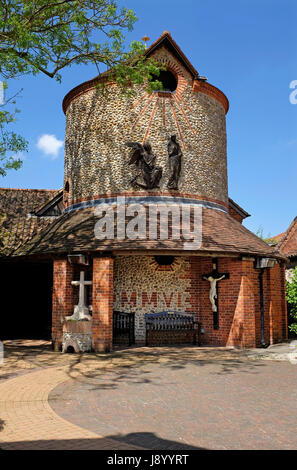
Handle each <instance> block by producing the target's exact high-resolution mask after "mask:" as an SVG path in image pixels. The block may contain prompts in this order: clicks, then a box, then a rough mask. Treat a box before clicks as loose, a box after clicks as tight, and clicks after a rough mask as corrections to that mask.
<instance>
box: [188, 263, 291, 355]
mask: <svg viewBox="0 0 297 470" xmlns="http://www.w3.org/2000/svg"><path fill="white" fill-rule="evenodd" d="M218 270H219V272H228V273H229V274H230V278H229V279H226V280H222V281H220V282H219V283H218V286H219V287H218V311H219V329H218V330H214V329H213V312H212V310H211V303H210V300H209V282H208V281H204V280H202V279H201V277H202V275H203V274H206V273H209V272H211V271H212V259H211V258H204V257H191V273H189V274H190V276H191V278H192V281H191V287H190V288H189V289H188V291H189V294H190V297H191V305H192V308H191V309H188V311H192V312H193V313H195V314H196V316H197V320H198V321H200V322H201V323H202V327H203V328H204V334H203V335H202V344H206V345H219V346H238V347H243V348H250V347H259V346H260V345H261V311H260V284H259V273H260V270H259V269H255V268H254V262H253V261H252V260H241V259H235V258H218ZM263 290H264V322H265V341H266V342H267V343H268V342H270V343H275V342H279V341H282V340H283V339H286V337H287V325H286V302H285V285H284V267H283V266H280V265H276V266H275V267H274V268H271V269H268V270H265V271H264V276H263Z"/></svg>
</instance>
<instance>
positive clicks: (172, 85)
mask: <svg viewBox="0 0 297 470" xmlns="http://www.w3.org/2000/svg"><path fill="white" fill-rule="evenodd" d="M154 79H155V80H158V82H161V83H162V85H163V89H162V90H160V91H167V92H173V91H175V90H176V88H177V79H176V77H175V76H174V75H173V73H172V72H169V71H168V70H161V72H160V75H159V76H158V77H157V76H156V77H154Z"/></svg>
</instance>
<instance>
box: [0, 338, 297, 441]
mask: <svg viewBox="0 0 297 470" xmlns="http://www.w3.org/2000/svg"><path fill="white" fill-rule="evenodd" d="M258 356H259V357H258ZM296 416H297V364H293V363H291V362H290V361H288V360H282V361H281V360H279V361H276V360H265V357H264V356H263V357H261V355H257V357H255V356H253V355H252V354H249V353H248V352H244V351H237V350H232V349H225V348H195V347H183V348H182V347H179V348H154V349H150V348H135V349H127V350H119V351H115V352H113V353H112V354H109V355H105V354H90V355H79V354H65V355H62V354H60V353H55V352H53V351H51V349H50V345H49V343H46V342H42V341H39V342H38V341H19V342H17V341H11V342H5V361H4V363H3V364H2V365H0V448H2V449H109V450H117V449H162V450H167V449H168V450H169V449H170V450H187V449H296V448H297V433H296V428H297V426H296V425H297V418H296Z"/></svg>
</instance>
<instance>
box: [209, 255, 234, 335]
mask: <svg viewBox="0 0 297 470" xmlns="http://www.w3.org/2000/svg"><path fill="white" fill-rule="evenodd" d="M212 266H213V270H212V272H211V273H209V274H204V275H202V279H204V280H205V281H208V282H209V284H210V286H209V300H210V303H211V309H212V313H213V328H214V330H217V329H218V328H219V311H218V285H217V284H218V282H219V281H222V280H223V279H229V277H230V275H229V273H219V272H218V268H217V266H218V265H217V259H214V261H213V265H212Z"/></svg>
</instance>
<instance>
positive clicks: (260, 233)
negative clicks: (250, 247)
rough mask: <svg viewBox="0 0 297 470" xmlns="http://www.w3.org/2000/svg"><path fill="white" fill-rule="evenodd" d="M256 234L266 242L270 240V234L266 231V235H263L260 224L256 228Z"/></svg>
mask: <svg viewBox="0 0 297 470" xmlns="http://www.w3.org/2000/svg"><path fill="white" fill-rule="evenodd" d="M256 235H257V237H259V238H261V240H263V241H264V242H266V243H270V241H271V238H270V237H271V234H270V233H268V235H267V236H265V235H264V230H263V227H262V225H260V226H259V228H258V230H257V231H256Z"/></svg>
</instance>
